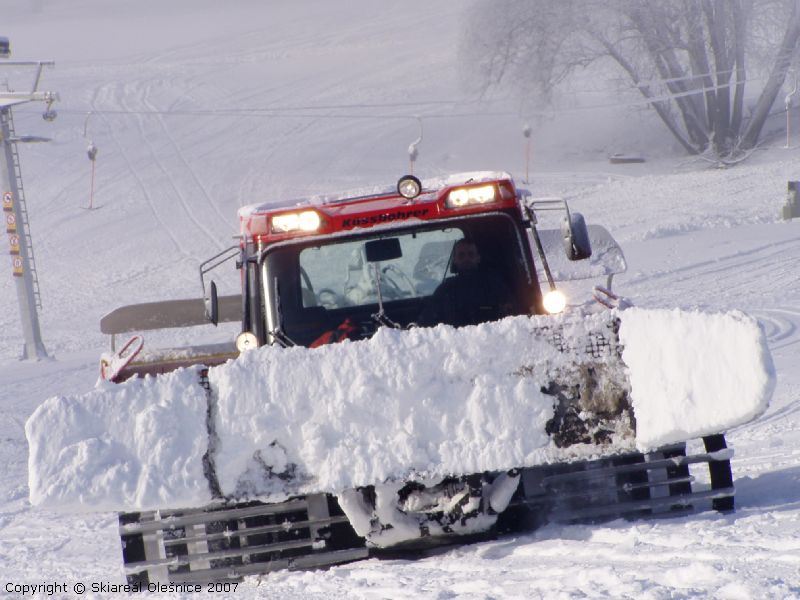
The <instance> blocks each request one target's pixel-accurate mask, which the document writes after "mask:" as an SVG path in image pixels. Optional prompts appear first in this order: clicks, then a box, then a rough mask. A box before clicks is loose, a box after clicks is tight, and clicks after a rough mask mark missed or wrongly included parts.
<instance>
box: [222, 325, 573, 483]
mask: <svg viewBox="0 0 800 600" xmlns="http://www.w3.org/2000/svg"><path fill="white" fill-rule="evenodd" d="M535 323H536V320H530V319H526V318H517V319H507V320H505V321H503V322H500V323H494V324H486V325H481V326H478V327H468V328H463V329H454V328H451V327H447V326H439V327H436V328H433V329H426V328H420V329H414V330H411V331H405V332H401V331H394V330H390V329H382V330H380V331H379V332H378V333H377V334H376V335H375V336H374V337H373V338H372V339H370V340H365V341H362V342H356V343H349V342H345V343H342V344H336V345H331V346H326V347H323V348H319V349H316V350H311V351H309V350H307V349H304V348H290V349H282V348H272V347H265V348H261V349H259V350H256V351H252V352H248V353H245V354H244V355H242V356H241V357H240V358H239V359H238V360H236V361H232V362H230V363H228V364H226V365H222V366H220V367H215V368H213V369H211V370H210V372H209V379H210V381H211V385H212V387H213V388H214V389H215V390H217V394H218V395H217V402H218V411H219V420H218V427H217V435H218V437H219V444H218V447H217V448H218V451H217V453H216V455H215V460H216V463H217V465H218V476H219V483H220V486H221V488H222V491H223V493H225V494H232V495H236V496H239V495H240V494H241V493H242V492H245V491H250V492H252V491H261V492H270V491H272V488H271V487H269V486H268V487H266V488H264V487H263V485H264V483H265V481H266V480H265V479H262V480H261V482H255V485H254V481H253V468H254V462H253V460H252V459H253V457H254V456H258V455H259V454H263V453H272V454H274V452H275V449H276V448H281V449H285V452H286V454H285V457H282V458H281V463H282V466H284V467H286V466H287V465H294V468H295V470H294V471H293V474H294V476H295V480H294V483H293V484H291V485H290V486H287V487H288V488H289V490H290V491H291V492H294V493H297V492H303V491H319V490H331V491H336V490H342V489H345V488H348V487H353V486H359V485H366V484H372V483H376V482H382V481H386V480H388V479H395V478H400V477H403V476H404V475H406V474H409V473H422V474H426V475H444V474H454V473H472V472H480V471H484V470H492V469H505V468H509V467H511V466H515V465H522V464H532V463H534V462H537V460H536V453H537V451H540V450H541V449H542V448H545V447H547V446H548V445H549V443H550V440H549V438H548V436H547V434H546V433H545V423H546V422H547V420H548V419H550V418H551V417H552V416H553V399H552V397H550V396H545V395H544V394H543V393H542V391H541V387H542V385H543V384H545V383H546V382H547V378H546V377H547V374H546V372H547V369H546V367H545V363H546V362H548V359H550V361H557V360H563V357H561V356H560V355H559V353H558V352H557V351H556V350H555V348H553V347H552V346H551V345H549V344H547V343H546V342H544V341H543V340H541V339H536V338H535V337H533V330H532V328H533V327H534V324H535ZM530 365H539V368H538V370H537V372H536V373H534V372H533V371H531V372H527V373H526V375H525V376H522V375H515V373H520V372H522V371H523V370H524V369H525V368H529V367H530ZM220 465H225V468H224V469H222V468H219V466H220ZM278 470H279V469H274V468H273V471H278ZM273 474H274V473H273ZM267 475H269V474H267ZM267 479H268V478H267ZM293 486H294V487H293ZM259 487H261V489H260V490H258V488H259ZM273 487H274V486H273Z"/></svg>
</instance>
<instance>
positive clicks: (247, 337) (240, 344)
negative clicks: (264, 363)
mask: <svg viewBox="0 0 800 600" xmlns="http://www.w3.org/2000/svg"><path fill="white" fill-rule="evenodd" d="M256 348H258V338H256V336H255V335H253V334H252V333H251V332H249V331H243V332H242V333H240V334H239V335H238V336H236V349H237V350H238V351H239V352H247V351H248V350H255V349H256Z"/></svg>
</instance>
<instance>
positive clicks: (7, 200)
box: [3, 192, 14, 212]
mask: <svg viewBox="0 0 800 600" xmlns="http://www.w3.org/2000/svg"><path fill="white" fill-rule="evenodd" d="M3 210H4V211H5V212H11V211H12V210H14V196H13V195H12V194H11V192H3Z"/></svg>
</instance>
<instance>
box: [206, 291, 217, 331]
mask: <svg viewBox="0 0 800 600" xmlns="http://www.w3.org/2000/svg"><path fill="white" fill-rule="evenodd" d="M209 288H210V294H209V297H208V298H203V302H204V303H205V305H206V319H208V320H209V321H210V322H211V323H212V324H213V325H214V326H215V327H216V325H217V323H219V297H218V296H217V284H216V283H214V282H213V281H212V282H211V285H210V286H209Z"/></svg>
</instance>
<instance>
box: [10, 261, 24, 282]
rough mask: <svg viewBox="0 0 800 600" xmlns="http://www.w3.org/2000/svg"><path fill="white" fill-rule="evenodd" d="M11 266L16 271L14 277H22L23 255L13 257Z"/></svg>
mask: <svg viewBox="0 0 800 600" xmlns="http://www.w3.org/2000/svg"><path fill="white" fill-rule="evenodd" d="M11 266H12V268H13V271H14V277H22V257H21V256H15V257H14V258H12V259H11Z"/></svg>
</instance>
